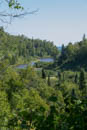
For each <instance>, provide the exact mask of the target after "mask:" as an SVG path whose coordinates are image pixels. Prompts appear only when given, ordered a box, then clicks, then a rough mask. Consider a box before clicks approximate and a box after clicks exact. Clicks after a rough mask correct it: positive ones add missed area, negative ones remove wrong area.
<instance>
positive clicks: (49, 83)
mask: <svg viewBox="0 0 87 130" xmlns="http://www.w3.org/2000/svg"><path fill="white" fill-rule="evenodd" d="M48 86H51V81H50V75H48Z"/></svg>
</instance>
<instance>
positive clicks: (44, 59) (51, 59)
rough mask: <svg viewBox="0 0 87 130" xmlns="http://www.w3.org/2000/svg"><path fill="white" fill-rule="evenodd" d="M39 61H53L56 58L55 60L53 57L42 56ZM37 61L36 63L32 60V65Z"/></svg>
mask: <svg viewBox="0 0 87 130" xmlns="http://www.w3.org/2000/svg"><path fill="white" fill-rule="evenodd" d="M39 61H40V62H47V63H49V62H53V61H54V60H53V58H41V59H40V60H39ZM35 63H36V62H35V61H32V62H31V65H32V66H33V65H34V64H35Z"/></svg>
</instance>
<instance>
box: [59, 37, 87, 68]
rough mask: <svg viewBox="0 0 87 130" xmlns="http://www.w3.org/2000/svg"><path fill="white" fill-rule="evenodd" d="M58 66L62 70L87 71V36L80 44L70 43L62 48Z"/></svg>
mask: <svg viewBox="0 0 87 130" xmlns="http://www.w3.org/2000/svg"><path fill="white" fill-rule="evenodd" d="M58 66H60V68H62V69H75V70H76V69H77V70H78V69H80V68H85V69H86V70H87V39H86V38H85V36H83V39H82V41H80V42H76V43H75V44H72V43H69V44H68V45H67V46H66V47H64V45H63V46H62V51H61V55H60V57H59V59H58Z"/></svg>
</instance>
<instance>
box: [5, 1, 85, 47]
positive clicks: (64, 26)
mask: <svg viewBox="0 0 87 130" xmlns="http://www.w3.org/2000/svg"><path fill="white" fill-rule="evenodd" d="M20 1H21V4H22V5H23V6H24V8H25V10H29V11H32V10H36V9H39V11H38V12H36V13H35V14H33V15H27V16H26V17H24V18H19V19H15V20H14V21H13V22H12V23H11V25H9V26H8V27H7V28H6V31H7V32H9V33H11V34H14V35H19V34H24V35H25V36H27V37H29V38H32V37H33V38H40V39H42V40H43V39H46V40H49V41H53V42H54V44H55V45H57V46H61V45H62V44H65V45H67V44H68V43H69V42H72V43H74V42H77V41H80V40H81V39H82V36H83V34H84V33H85V34H86V35H87V0H20Z"/></svg>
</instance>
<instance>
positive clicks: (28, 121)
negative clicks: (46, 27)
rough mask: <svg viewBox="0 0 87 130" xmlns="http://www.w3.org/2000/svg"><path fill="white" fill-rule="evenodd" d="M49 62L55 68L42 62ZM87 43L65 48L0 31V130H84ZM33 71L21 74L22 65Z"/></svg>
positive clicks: (86, 111)
mask: <svg viewBox="0 0 87 130" xmlns="http://www.w3.org/2000/svg"><path fill="white" fill-rule="evenodd" d="M44 57H51V58H53V59H54V62H50V63H45V62H40V61H39V60H38V59H39V58H44ZM86 57H87V39H86V37H85V35H84V36H83V38H82V41H80V42H76V43H75V44H72V43H69V44H68V45H67V46H64V45H62V48H61V51H60V50H58V48H57V47H56V46H55V45H54V44H53V42H50V41H46V40H40V39H33V38H32V39H29V38H27V37H26V36H24V35H21V36H14V35H10V34H9V33H6V32H5V31H4V29H3V27H0V128H1V130H7V129H9V130H13V129H14V130H86V128H87V68H86V67H87V60H86ZM32 60H35V61H36V63H35V64H34V66H31V65H29V66H27V67H26V68H24V69H18V68H17V67H16V66H17V65H20V64H25V63H26V64H28V63H30V62H31V61H32Z"/></svg>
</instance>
